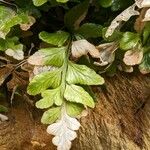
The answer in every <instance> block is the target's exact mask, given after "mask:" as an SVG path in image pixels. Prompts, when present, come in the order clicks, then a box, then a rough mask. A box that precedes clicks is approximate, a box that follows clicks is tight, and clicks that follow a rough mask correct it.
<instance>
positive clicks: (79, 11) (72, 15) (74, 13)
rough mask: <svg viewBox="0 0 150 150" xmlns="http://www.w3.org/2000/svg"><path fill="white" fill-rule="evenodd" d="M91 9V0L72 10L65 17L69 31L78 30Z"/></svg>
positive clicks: (86, 0)
mask: <svg viewBox="0 0 150 150" xmlns="http://www.w3.org/2000/svg"><path fill="white" fill-rule="evenodd" d="M88 7H89V0H85V1H84V2H82V3H80V4H78V5H76V6H75V7H73V8H72V9H70V10H69V11H68V12H67V13H66V14H65V17H64V24H65V26H66V27H67V28H68V29H69V30H74V29H78V28H79V25H80V23H81V21H82V20H83V19H84V18H85V16H86V14H87V11H88Z"/></svg>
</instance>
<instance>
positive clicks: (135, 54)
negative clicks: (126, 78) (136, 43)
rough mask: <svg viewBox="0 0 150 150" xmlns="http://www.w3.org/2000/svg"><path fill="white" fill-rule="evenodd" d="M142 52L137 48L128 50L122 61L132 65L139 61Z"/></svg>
mask: <svg viewBox="0 0 150 150" xmlns="http://www.w3.org/2000/svg"><path fill="white" fill-rule="evenodd" d="M142 58H143V52H142V51H140V50H138V49H133V50H129V51H127V52H126V53H125V55H124V58H123V61H124V63H125V64H126V65H129V66H134V65H138V64H140V63H141V61H142Z"/></svg>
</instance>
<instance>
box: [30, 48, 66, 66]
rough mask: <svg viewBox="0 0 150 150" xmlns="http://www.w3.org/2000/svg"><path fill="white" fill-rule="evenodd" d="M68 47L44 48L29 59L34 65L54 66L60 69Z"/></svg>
mask: <svg viewBox="0 0 150 150" xmlns="http://www.w3.org/2000/svg"><path fill="white" fill-rule="evenodd" d="M65 51H66V47H60V48H44V49H41V50H39V51H38V52H36V53H35V54H33V55H32V56H30V57H29V59H28V62H29V63H30V64H32V65H52V66H57V67H60V66H62V64H63V62H64V59H65Z"/></svg>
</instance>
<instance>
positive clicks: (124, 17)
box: [105, 4, 140, 38]
mask: <svg viewBox="0 0 150 150" xmlns="http://www.w3.org/2000/svg"><path fill="white" fill-rule="evenodd" d="M135 7H136V4H133V5H131V6H130V7H128V8H127V9H125V10H124V11H123V12H122V13H121V14H120V15H118V16H117V17H116V18H115V19H114V20H113V21H112V22H111V25H110V26H109V27H108V29H107V31H106V34H105V36H106V38H108V37H109V36H111V35H112V34H113V32H114V30H115V29H116V28H117V27H118V26H119V25H120V24H121V22H122V21H125V22H126V21H128V20H129V19H130V18H131V17H132V16H135V15H139V14H140V13H139V12H138V11H137V10H135Z"/></svg>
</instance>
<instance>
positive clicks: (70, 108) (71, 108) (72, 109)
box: [66, 102, 84, 117]
mask: <svg viewBox="0 0 150 150" xmlns="http://www.w3.org/2000/svg"><path fill="white" fill-rule="evenodd" d="M83 110H84V106H83V105H81V104H76V103H71V102H67V103H66V111H67V114H68V115H69V116H70V117H76V116H78V115H80V114H81V112H82V111H83Z"/></svg>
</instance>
